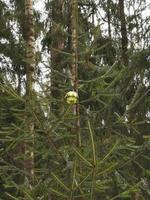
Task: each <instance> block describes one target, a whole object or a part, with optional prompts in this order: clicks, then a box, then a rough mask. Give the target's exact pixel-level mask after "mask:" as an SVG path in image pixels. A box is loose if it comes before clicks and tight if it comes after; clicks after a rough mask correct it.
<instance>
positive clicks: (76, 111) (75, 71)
mask: <svg viewBox="0 0 150 200" xmlns="http://www.w3.org/2000/svg"><path fill="white" fill-rule="evenodd" d="M71 3H72V4H71V5H72V16H71V21H72V86H73V89H74V91H75V92H77V94H78V34H77V16H78V3H77V0H72V1H71ZM73 109H74V115H76V117H77V120H76V135H77V146H78V147H80V146H81V136H80V119H79V104H76V105H75V106H74V108H73Z"/></svg>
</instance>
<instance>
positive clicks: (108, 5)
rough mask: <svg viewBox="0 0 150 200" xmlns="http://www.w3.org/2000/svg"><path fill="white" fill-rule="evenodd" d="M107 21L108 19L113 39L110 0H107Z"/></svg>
mask: <svg viewBox="0 0 150 200" xmlns="http://www.w3.org/2000/svg"><path fill="white" fill-rule="evenodd" d="M107 19H108V35H109V38H111V13H110V0H107Z"/></svg>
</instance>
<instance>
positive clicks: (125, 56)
mask: <svg viewBox="0 0 150 200" xmlns="http://www.w3.org/2000/svg"><path fill="white" fill-rule="evenodd" d="M119 10H120V21H121V37H122V59H123V63H124V65H125V66H127V65H128V62H129V61H128V37H127V29H126V19H125V12H124V0H119Z"/></svg>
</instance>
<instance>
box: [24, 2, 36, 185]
mask: <svg viewBox="0 0 150 200" xmlns="http://www.w3.org/2000/svg"><path fill="white" fill-rule="evenodd" d="M24 10H25V32H24V39H25V46H26V58H25V59H26V116H25V118H26V119H25V122H26V127H27V129H26V131H27V133H26V134H27V136H28V138H30V139H29V142H26V141H25V166H24V167H25V172H26V174H27V177H26V179H27V180H25V181H27V184H29V186H31V187H32V185H33V183H34V121H33V117H32V109H33V107H34V104H33V102H34V101H33V98H34V95H33V83H34V79H35V31H34V12H33V1H32V0H25V9H24Z"/></svg>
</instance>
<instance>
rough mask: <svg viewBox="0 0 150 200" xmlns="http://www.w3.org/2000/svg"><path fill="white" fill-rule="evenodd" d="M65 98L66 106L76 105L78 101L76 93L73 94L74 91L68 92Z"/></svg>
mask: <svg viewBox="0 0 150 200" xmlns="http://www.w3.org/2000/svg"><path fill="white" fill-rule="evenodd" d="M65 98H66V102H67V103H68V104H71V105H73V104H76V103H77V101H78V94H77V92H75V91H69V92H67V94H66V95H65Z"/></svg>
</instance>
